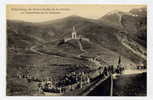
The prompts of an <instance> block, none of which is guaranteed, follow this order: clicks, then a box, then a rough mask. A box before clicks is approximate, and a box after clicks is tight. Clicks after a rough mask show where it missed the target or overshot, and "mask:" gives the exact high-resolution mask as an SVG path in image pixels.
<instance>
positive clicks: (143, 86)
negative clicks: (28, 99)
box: [6, 4, 148, 97]
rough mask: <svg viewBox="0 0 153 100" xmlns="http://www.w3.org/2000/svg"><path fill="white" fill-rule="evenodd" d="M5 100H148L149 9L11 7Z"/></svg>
mask: <svg viewBox="0 0 153 100" xmlns="http://www.w3.org/2000/svg"><path fill="white" fill-rule="evenodd" d="M6 41H7V46H6V48H7V49H6V50H7V51H6V52H7V55H6V62H7V64H6V67H7V68H6V96H110V97H111V96H117V97H119V96H129V97H130V96H147V67H148V66H147V5H145V4H8V5H6Z"/></svg>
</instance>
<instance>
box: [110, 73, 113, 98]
mask: <svg viewBox="0 0 153 100" xmlns="http://www.w3.org/2000/svg"><path fill="white" fill-rule="evenodd" d="M110 96H113V75H112V74H111V86H110Z"/></svg>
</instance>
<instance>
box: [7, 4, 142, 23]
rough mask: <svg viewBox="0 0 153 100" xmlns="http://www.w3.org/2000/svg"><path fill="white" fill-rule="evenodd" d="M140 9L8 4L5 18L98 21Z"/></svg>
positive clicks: (89, 5)
mask: <svg viewBox="0 0 153 100" xmlns="http://www.w3.org/2000/svg"><path fill="white" fill-rule="evenodd" d="M141 7H145V5H107V4H105V5H102V4H99V5H98V4H93V5H91V4H88V5H85V4H79V5H77V4H69V5H66V4H61V5H59V4H50V5H46V4H45V5H40V4H39V5H38V4H37V5H36V4H35V5H30V4H27V5H26V4H24V5H23V4H22V5H21V4H18V5H15V4H10V5H7V7H6V17H7V19H10V20H23V21H27V22H43V21H48V20H55V19H60V18H63V17H67V16H71V15H77V16H81V17H85V18H91V19H98V18H100V17H102V16H103V15H105V14H107V13H109V12H113V11H123V12H128V11H129V10H131V9H134V8H141Z"/></svg>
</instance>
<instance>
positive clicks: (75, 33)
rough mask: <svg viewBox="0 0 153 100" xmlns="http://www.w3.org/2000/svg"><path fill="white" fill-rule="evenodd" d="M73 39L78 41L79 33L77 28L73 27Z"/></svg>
mask: <svg viewBox="0 0 153 100" xmlns="http://www.w3.org/2000/svg"><path fill="white" fill-rule="evenodd" d="M72 39H77V32H76V30H75V26H73V32H72Z"/></svg>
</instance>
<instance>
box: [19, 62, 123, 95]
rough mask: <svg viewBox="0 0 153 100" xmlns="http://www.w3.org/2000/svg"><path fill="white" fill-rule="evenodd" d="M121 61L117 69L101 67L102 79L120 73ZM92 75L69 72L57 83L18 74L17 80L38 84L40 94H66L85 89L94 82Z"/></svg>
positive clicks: (111, 66)
mask: <svg viewBox="0 0 153 100" xmlns="http://www.w3.org/2000/svg"><path fill="white" fill-rule="evenodd" d="M121 70H122V69H121V68H120V60H119V64H118V66H117V67H116V68H114V66H113V65H110V66H104V67H99V69H97V71H98V72H99V75H98V76H101V78H106V77H108V76H110V75H111V74H113V73H120V72H121ZM90 75H92V73H90V74H89V73H87V72H83V71H82V72H81V71H80V72H69V73H67V74H65V75H64V77H63V78H62V79H61V80H60V81H59V82H55V80H53V78H52V77H49V78H46V79H40V78H39V77H35V76H32V75H30V74H22V73H17V78H19V79H22V78H24V79H26V80H27V82H37V88H38V90H39V93H44V92H49V93H64V92H66V91H70V90H71V91H72V90H75V89H76V88H83V87H85V86H87V85H88V84H90V83H91V82H92V81H94V78H93V77H92V78H91V77H90Z"/></svg>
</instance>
